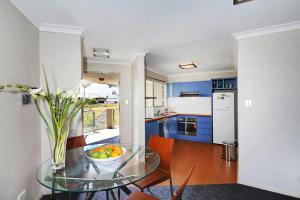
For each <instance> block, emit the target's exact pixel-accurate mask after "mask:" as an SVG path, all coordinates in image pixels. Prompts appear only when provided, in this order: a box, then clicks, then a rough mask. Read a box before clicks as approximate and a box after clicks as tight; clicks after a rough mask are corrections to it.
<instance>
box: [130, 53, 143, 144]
mask: <svg viewBox="0 0 300 200" xmlns="http://www.w3.org/2000/svg"><path fill="white" fill-rule="evenodd" d="M132 80H133V84H132V86H133V90H132V94H133V107H132V108H133V143H134V144H139V145H145V55H137V56H136V58H135V60H134V62H133V64H132Z"/></svg>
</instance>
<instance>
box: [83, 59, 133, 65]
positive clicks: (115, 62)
mask: <svg viewBox="0 0 300 200" xmlns="http://www.w3.org/2000/svg"><path fill="white" fill-rule="evenodd" d="M85 62H87V63H95V64H105V65H126V66H131V64H132V63H131V62H130V61H129V60H121V59H111V58H105V59H104V58H86V59H85Z"/></svg>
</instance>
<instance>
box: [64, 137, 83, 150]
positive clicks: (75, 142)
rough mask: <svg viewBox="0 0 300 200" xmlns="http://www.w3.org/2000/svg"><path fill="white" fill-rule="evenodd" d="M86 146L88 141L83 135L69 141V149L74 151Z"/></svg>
mask: <svg viewBox="0 0 300 200" xmlns="http://www.w3.org/2000/svg"><path fill="white" fill-rule="evenodd" d="M85 145H86V141H85V138H84V136H83V135H81V136H77V137H71V138H68V140H67V149H74V148H77V147H83V146H85Z"/></svg>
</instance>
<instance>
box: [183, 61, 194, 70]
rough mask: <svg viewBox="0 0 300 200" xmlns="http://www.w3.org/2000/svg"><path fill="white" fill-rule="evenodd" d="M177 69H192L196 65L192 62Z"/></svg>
mask: <svg viewBox="0 0 300 200" xmlns="http://www.w3.org/2000/svg"><path fill="white" fill-rule="evenodd" d="M179 67H180V68H181V69H194V68H197V65H195V64H194V63H193V62H192V63H188V64H179Z"/></svg>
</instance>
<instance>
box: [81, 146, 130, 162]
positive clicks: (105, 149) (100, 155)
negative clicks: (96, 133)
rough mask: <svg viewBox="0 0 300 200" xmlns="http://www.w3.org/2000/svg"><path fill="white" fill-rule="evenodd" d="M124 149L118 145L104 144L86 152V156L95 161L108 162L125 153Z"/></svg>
mask: <svg viewBox="0 0 300 200" xmlns="http://www.w3.org/2000/svg"><path fill="white" fill-rule="evenodd" d="M125 153H126V149H125V148H124V147H121V146H120V145H104V146H99V147H97V148H95V149H91V150H89V151H88V152H87V154H86V155H87V157H88V158H89V159H92V160H93V161H96V162H110V161H114V160H117V159H119V158H121V157H122V156H123V155H125Z"/></svg>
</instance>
